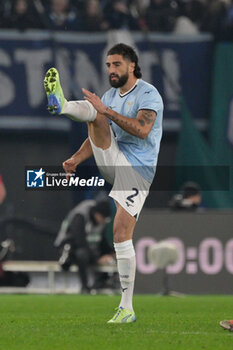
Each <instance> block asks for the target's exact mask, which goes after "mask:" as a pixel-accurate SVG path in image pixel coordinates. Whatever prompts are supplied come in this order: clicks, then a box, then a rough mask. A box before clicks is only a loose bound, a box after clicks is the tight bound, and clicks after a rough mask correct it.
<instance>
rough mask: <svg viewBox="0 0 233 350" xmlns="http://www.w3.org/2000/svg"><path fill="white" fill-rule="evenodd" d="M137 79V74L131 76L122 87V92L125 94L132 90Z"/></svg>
mask: <svg viewBox="0 0 233 350" xmlns="http://www.w3.org/2000/svg"><path fill="white" fill-rule="evenodd" d="M137 80H138V79H137V78H136V77H135V76H133V77H131V78H129V79H128V81H127V83H126V84H125V85H123V86H122V87H121V88H120V94H122V95H123V94H125V93H126V92H128V91H129V90H131V89H132V88H133V86H134V85H135V84H136V82H137Z"/></svg>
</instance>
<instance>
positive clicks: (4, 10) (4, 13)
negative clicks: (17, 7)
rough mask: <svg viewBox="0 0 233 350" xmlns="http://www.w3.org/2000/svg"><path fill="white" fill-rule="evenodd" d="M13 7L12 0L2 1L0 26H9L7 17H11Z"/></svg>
mask: <svg viewBox="0 0 233 350" xmlns="http://www.w3.org/2000/svg"><path fill="white" fill-rule="evenodd" d="M11 9H12V2H11V0H5V1H1V2H0V28H5V27H7V19H8V18H10V14H11Z"/></svg>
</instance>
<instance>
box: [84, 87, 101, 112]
mask: <svg viewBox="0 0 233 350" xmlns="http://www.w3.org/2000/svg"><path fill="white" fill-rule="evenodd" d="M82 91H83V93H84V94H85V96H84V99H85V100H87V101H89V102H90V103H91V104H92V106H93V107H94V108H95V110H96V111H97V112H99V113H100V114H104V113H105V112H106V109H107V107H106V106H105V105H104V104H103V102H102V101H101V99H100V98H99V96H97V95H96V94H93V93H92V92H90V91H88V90H86V89H82Z"/></svg>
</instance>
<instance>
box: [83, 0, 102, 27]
mask: <svg viewBox="0 0 233 350" xmlns="http://www.w3.org/2000/svg"><path fill="white" fill-rule="evenodd" d="M83 17H84V21H83V23H84V26H83V30H84V31H86V32H99V31H102V30H107V29H108V23H107V22H106V21H105V20H104V18H103V14H102V9H101V7H100V2H99V0H88V1H87V2H86V7H85V10H84V16H83Z"/></svg>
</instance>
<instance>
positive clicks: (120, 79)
mask: <svg viewBox="0 0 233 350" xmlns="http://www.w3.org/2000/svg"><path fill="white" fill-rule="evenodd" d="M111 76H114V77H117V78H118V80H112V79H111ZM128 79H129V74H128V73H125V74H124V75H122V76H121V77H119V75H117V74H116V75H114V74H112V75H110V76H109V83H110V85H111V86H112V87H114V88H120V87H122V86H124V85H125V84H126V83H127V81H128Z"/></svg>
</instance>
